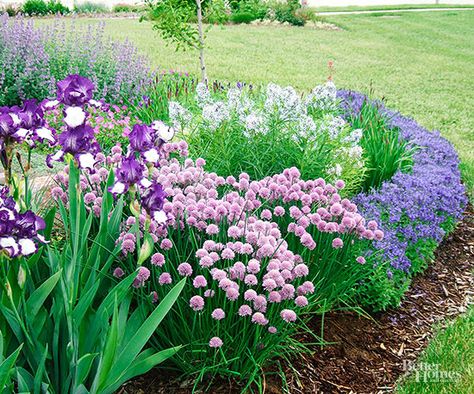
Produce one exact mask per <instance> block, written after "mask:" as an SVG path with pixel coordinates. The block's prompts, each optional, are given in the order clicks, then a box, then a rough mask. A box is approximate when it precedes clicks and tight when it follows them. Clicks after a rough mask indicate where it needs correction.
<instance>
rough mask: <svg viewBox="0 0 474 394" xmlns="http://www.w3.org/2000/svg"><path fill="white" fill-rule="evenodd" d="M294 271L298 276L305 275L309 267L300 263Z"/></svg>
mask: <svg viewBox="0 0 474 394" xmlns="http://www.w3.org/2000/svg"><path fill="white" fill-rule="evenodd" d="M293 272H294V274H295V276H296V277H297V278H301V277H303V276H306V275H308V273H309V269H308V266H307V265H306V264H298V265H297V266H296V267H295V268H294V269H293Z"/></svg>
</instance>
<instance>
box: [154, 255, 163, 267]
mask: <svg viewBox="0 0 474 394" xmlns="http://www.w3.org/2000/svg"><path fill="white" fill-rule="evenodd" d="M151 263H152V264H153V265H156V266H158V267H162V266H163V264H164V263H165V256H163V255H162V254H161V253H155V254H154V255H153V256H151Z"/></svg>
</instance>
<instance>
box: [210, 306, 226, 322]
mask: <svg viewBox="0 0 474 394" xmlns="http://www.w3.org/2000/svg"><path fill="white" fill-rule="evenodd" d="M211 316H212V318H213V319H215V320H222V319H223V318H224V317H225V312H224V311H223V310H222V309H221V308H216V309H214V310H213V311H212V313H211Z"/></svg>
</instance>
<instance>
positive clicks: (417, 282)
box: [119, 207, 474, 394]
mask: <svg viewBox="0 0 474 394" xmlns="http://www.w3.org/2000/svg"><path fill="white" fill-rule="evenodd" d="M473 269H474V210H473V208H472V207H470V208H469V209H468V211H467V212H466V216H465V219H464V220H463V222H462V223H460V224H459V226H458V228H457V229H456V231H454V232H453V234H452V235H451V236H450V237H448V238H447V239H446V240H444V241H443V243H442V244H441V245H440V246H439V248H438V250H437V252H436V259H435V261H434V262H433V263H432V264H430V266H429V268H428V269H427V270H426V272H425V273H424V274H423V275H420V276H418V277H416V278H415V279H414V280H413V283H412V286H411V288H410V290H409V291H408V293H407V295H406V298H405V299H404V301H403V302H402V304H401V306H400V308H398V309H396V310H390V311H387V312H383V313H379V314H376V315H373V316H372V318H367V317H363V316H360V315H357V314H356V313H351V312H339V313H331V314H328V315H326V316H325V320H324V340H325V341H327V342H329V343H331V344H329V345H326V346H325V347H323V348H321V347H316V346H314V347H313V348H312V349H311V350H314V352H312V353H310V354H305V355H301V356H298V358H297V359H296V360H293V367H294V369H292V368H290V367H287V369H286V371H285V373H286V380H287V383H288V387H289V391H290V392H291V393H295V394H296V393H297V394H299V393H305V394H308V393H387V392H392V391H393V389H394V386H395V383H396V381H397V380H398V379H399V378H400V376H401V375H403V373H404V363H407V362H410V361H414V360H415V359H416V358H417V357H418V355H419V354H420V352H421V351H422V350H423V349H424V348H425V347H426V345H427V343H428V341H429V339H430V338H431V336H432V334H433V328H434V326H435V325H436V323H439V322H441V323H442V322H448V321H450V320H452V319H453V318H454V317H456V316H457V315H459V314H461V313H463V312H465V311H466V310H467V307H468V306H469V304H471V303H474V274H473ZM311 325H312V326H313V327H312V328H314V330H316V331H317V332H320V329H321V326H320V321H318V319H314V321H312V322H311ZM281 387H282V384H281V379H280V378H278V377H277V376H275V375H272V376H270V377H268V378H267V381H266V382H265V392H266V393H271V394H277V393H282V392H283V391H282V388H281ZM191 388H192V382H190V381H182V380H180V379H179V377H178V376H177V375H172V374H169V373H167V372H164V371H158V370H156V371H152V372H150V373H149V374H147V375H145V376H142V377H139V378H137V379H136V380H135V381H133V382H130V383H128V384H126V385H125V386H124V387H123V388H122V389H121V390H120V391H119V393H121V394H157V393H166V394H185V393H190V392H191ZM200 392H205V393H232V394H234V393H239V392H240V389H239V386H237V385H236V384H235V383H234V384H232V382H227V381H217V382H214V383H213V384H212V385H211V386H209V387H207V386H206V387H204V386H203V387H202V388H201V390H200Z"/></svg>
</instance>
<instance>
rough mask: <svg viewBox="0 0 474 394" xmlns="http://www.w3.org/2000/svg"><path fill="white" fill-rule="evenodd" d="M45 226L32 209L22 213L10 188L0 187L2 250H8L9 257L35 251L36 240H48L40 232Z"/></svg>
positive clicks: (0, 244) (0, 241) (0, 240)
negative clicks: (9, 193) (9, 191)
mask: <svg viewBox="0 0 474 394" xmlns="http://www.w3.org/2000/svg"><path fill="white" fill-rule="evenodd" d="M44 228H45V222H44V220H43V219H42V218H40V217H39V216H36V215H35V214H34V213H33V212H32V211H27V212H25V213H20V212H19V208H18V205H17V204H16V203H15V201H14V200H13V198H12V197H9V196H8V188H6V187H3V188H1V189H0V252H6V254H7V255H8V256H9V257H17V256H26V255H30V254H32V253H35V252H36V250H37V246H36V243H35V240H39V241H41V242H46V241H45V240H44V238H43V237H42V236H41V235H40V234H38V231H40V230H43V229H44Z"/></svg>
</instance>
